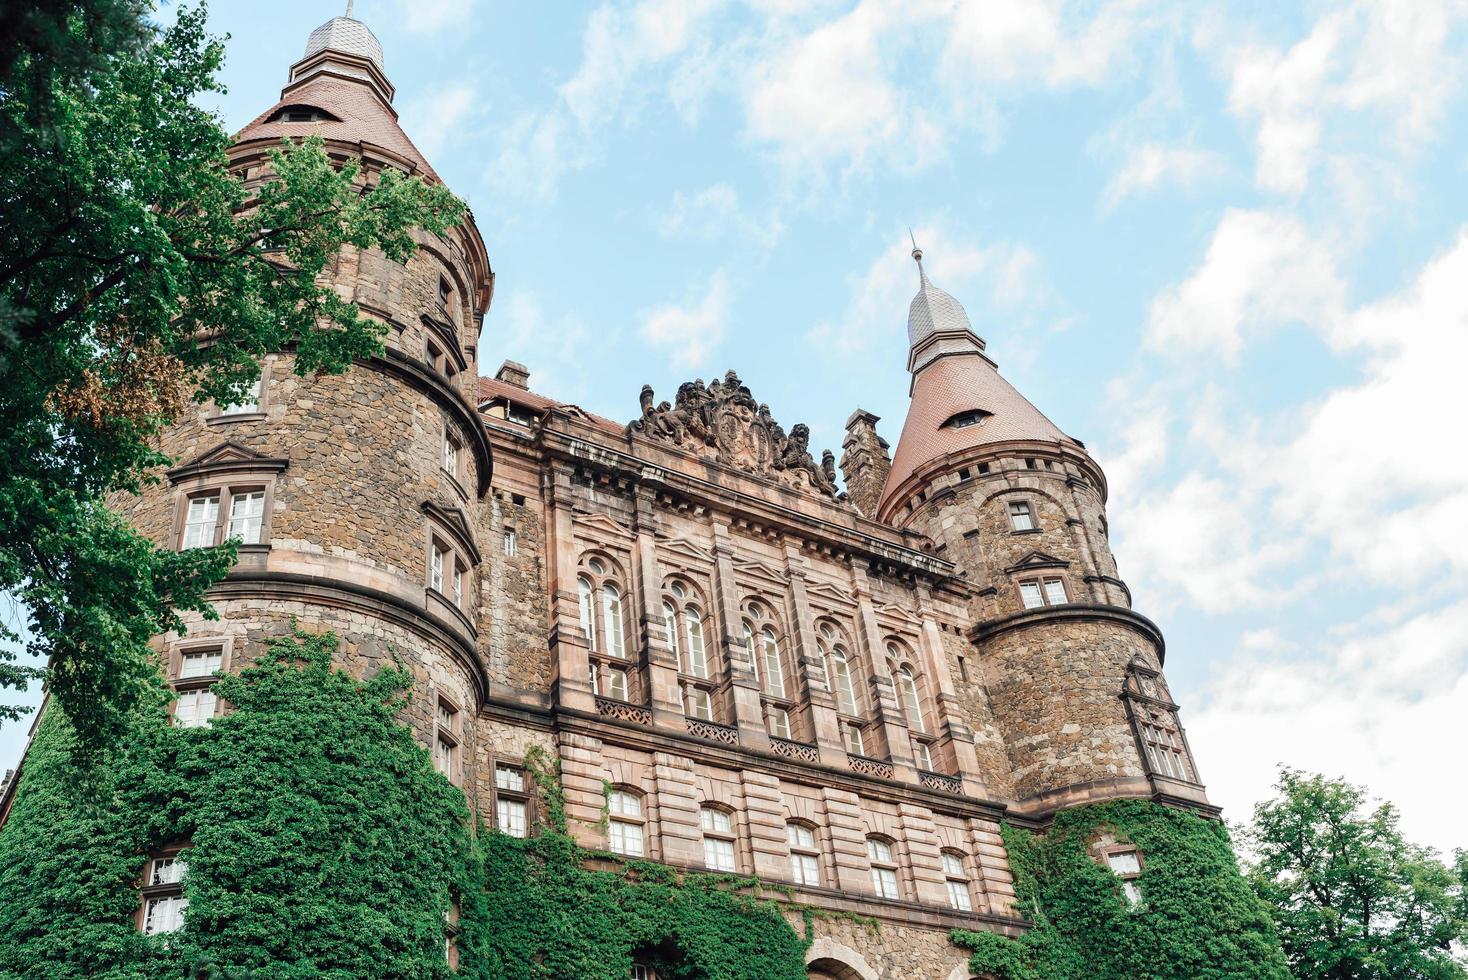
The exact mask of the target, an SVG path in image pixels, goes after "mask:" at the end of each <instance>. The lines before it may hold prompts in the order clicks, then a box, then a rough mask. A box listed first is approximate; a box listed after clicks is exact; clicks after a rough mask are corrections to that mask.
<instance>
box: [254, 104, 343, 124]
mask: <svg viewBox="0 0 1468 980" xmlns="http://www.w3.org/2000/svg"><path fill="white" fill-rule="evenodd" d="M268 121H269V122H289V123H322V122H340V121H341V120H339V119H338V118H337V117H336V116H333V115H332V114H331V113H329V112H327V111H326V110H325V109H319V108H317V107H316V106H314V105H288V106H285V107H284V108H282V109H281V110H280V111H279V112H277V113H276V114H275V115H273V116H271V117H270V119H269V120H268Z"/></svg>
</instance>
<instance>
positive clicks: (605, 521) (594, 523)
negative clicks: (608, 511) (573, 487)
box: [571, 514, 634, 538]
mask: <svg viewBox="0 0 1468 980" xmlns="http://www.w3.org/2000/svg"><path fill="white" fill-rule="evenodd" d="M571 523H572V524H573V525H574V526H575V528H576V529H577V530H578V531H582V530H597V531H601V532H602V533H603V534H610V535H611V536H612V537H614V538H631V537H634V535H633V533H632V529H631V528H630V527H628V526H627V525H625V524H621V523H618V522H617V521H614V520H612V519H611V518H610V517H608V516H607V515H605V514H587V515H585V516H584V517H583V516H582V515H580V514H577V515H576V516H574V517H573V518H572V519H571Z"/></svg>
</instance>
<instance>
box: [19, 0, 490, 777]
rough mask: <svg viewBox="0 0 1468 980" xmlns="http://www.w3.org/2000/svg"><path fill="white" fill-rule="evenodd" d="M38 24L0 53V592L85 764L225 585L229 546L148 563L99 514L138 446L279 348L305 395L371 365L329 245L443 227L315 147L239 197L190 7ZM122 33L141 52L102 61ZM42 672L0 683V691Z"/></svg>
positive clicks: (136, 471)
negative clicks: (332, 376)
mask: <svg viewBox="0 0 1468 980" xmlns="http://www.w3.org/2000/svg"><path fill="white" fill-rule="evenodd" d="M57 6H58V7H59V8H61V9H63V10H65V11H66V16H65V17H56V16H50V17H42V16H40V15H39V14H38V15H37V16H36V17H32V18H30V19H28V20H27V21H26V23H28V24H31V25H32V27H33V28H34V30H30V29H28V33H26V34H24V35H22V36H19V37H16V38H9V37H7V39H6V42H5V56H6V58H7V59H9V61H10V69H9V71H8V74H7V75H6V77H5V79H4V80H3V87H0V152H3V156H4V159H3V160H0V225H3V227H4V228H5V230H6V233H5V234H4V235H3V236H0V415H3V417H4V418H5V419H6V423H7V424H6V426H5V427H4V429H3V430H0V458H3V459H4V460H5V461H6V466H5V468H4V470H3V472H0V591H7V592H10V593H11V594H13V595H15V596H17V597H18V598H19V599H20V600H21V602H22V604H23V605H24V606H25V607H26V609H27V610H28V611H29V613H30V615H31V617H32V623H31V626H32V634H33V636H32V639H31V640H30V643H29V651H28V652H29V653H31V654H32V655H35V656H37V657H40V658H42V659H44V660H45V662H46V663H47V665H48V666H47V668H46V670H45V672H44V674H45V678H46V682H47V684H48V686H49V690H50V692H51V694H52V696H53V697H54V698H55V699H56V701H57V702H58V703H59V704H60V706H61V707H62V709H63V710H65V711H66V713H67V714H68V715H69V716H70V718H71V719H72V723H73V725H74V726H75V730H76V738H77V746H78V749H79V750H80V751H82V752H87V751H91V750H94V749H96V748H97V747H98V746H100V745H102V744H104V743H105V741H106V740H107V739H108V738H109V737H111V736H114V735H115V734H116V733H117V732H118V731H119V730H120V729H121V727H122V725H123V720H124V718H125V717H126V715H127V713H128V711H129V709H130V708H131V707H132V706H133V705H134V704H136V703H138V701H139V699H140V697H141V696H142V692H143V691H145V690H146V689H147V688H148V687H149V686H150V685H153V684H155V683H157V681H156V670H155V669H154V665H153V663H152V660H151V657H150V655H149V651H148V647H147V642H148V639H149V638H150V637H151V636H153V635H155V634H158V633H162V632H165V631H168V630H171V629H177V628H179V626H180V621H179V618H178V612H177V611H178V610H207V604H206V603H205V600H204V591H205V590H206V589H207V588H208V586H209V585H210V584H212V583H213V582H215V581H217V580H219V579H220V578H221V577H222V576H223V575H224V573H225V572H226V571H227V569H228V568H229V566H230V565H231V564H232V562H233V549H232V546H229V545H226V546H223V547H220V548H214V549H199V550H196V551H190V552H186V553H176V552H172V551H166V550H161V549H159V548H157V547H156V546H154V545H153V544H152V543H151V542H149V541H147V540H145V539H143V538H141V537H139V536H138V535H137V534H136V533H135V532H133V531H132V530H131V529H130V528H129V527H128V526H127V525H126V524H125V523H124V522H122V521H121V520H120V519H118V518H117V517H116V516H114V515H113V514H111V513H110V512H109V511H108V510H107V509H106V508H105V506H104V499H105V497H106V495H107V494H109V493H113V492H117V491H135V490H136V489H137V488H138V487H140V486H141V485H142V484H143V483H145V482H146V481H148V480H150V479H154V478H156V477H155V476H154V474H155V473H156V470H157V468H158V467H159V466H160V465H162V464H164V463H165V462H167V460H166V459H165V458H164V457H163V456H162V455H161V454H160V453H159V452H158V451H157V449H156V442H157V438H156V437H157V436H158V434H159V433H160V431H161V430H163V429H164V428H165V427H166V426H168V425H170V424H171V423H173V422H174V421H175V420H176V419H177V418H178V417H179V415H180V413H181V412H182V411H183V410H184V409H185V408H186V407H187V406H188V404H189V401H190V400H191V399H192V400H195V401H204V400H207V399H211V398H212V399H218V400H223V401H228V400H230V399H231V398H236V397H238V396H239V395H240V394H241V393H242V392H243V391H245V390H246V389H247V388H248V386H249V385H251V384H253V382H254V380H255V378H256V377H258V374H259V370H260V367H259V364H260V357H261V356H262V355H263V354H265V353H267V352H270V351H275V350H281V349H285V348H292V349H294V350H295V352H296V363H295V368H296V370H297V371H298V372H300V373H302V374H308V373H311V372H340V371H344V370H346V368H347V367H348V366H349V365H350V364H351V363H352V360H353V358H357V357H365V356H369V355H372V354H374V353H377V352H379V351H380V350H381V344H382V326H381V324H379V323H377V322H376V321H373V320H370V319H368V318H365V317H363V316H361V314H360V312H359V311H358V309H357V308H356V306H355V305H353V304H350V303H347V302H345V301H344V300H342V299H341V298H340V297H339V296H338V295H337V294H336V293H335V292H333V291H331V290H329V289H325V288H322V287H321V286H319V285H317V282H316V276H317V275H318V273H320V272H321V271H322V270H323V269H324V268H325V267H326V265H327V263H328V262H329V261H330V260H331V259H332V258H333V257H334V256H335V255H336V254H337V252H338V251H339V250H340V249H341V248H342V247H343V246H348V245H349V246H354V247H356V248H362V249H366V248H377V249H380V250H381V251H382V252H383V253H385V254H386V255H387V256H389V257H390V258H392V259H395V260H398V261H405V260H406V259H407V258H408V257H409V255H410V254H411V253H412V251H413V248H414V241H413V238H412V234H411V233H412V230H413V229H415V228H422V229H425V230H426V231H428V232H430V233H441V232H443V231H444V230H445V229H447V228H448V227H449V226H451V225H453V224H455V223H457V222H459V221H460V220H462V217H463V215H464V207H463V205H462V203H461V202H459V201H458V200H457V199H456V198H454V197H453V195H451V194H450V193H449V192H448V191H447V189H445V188H443V187H442V186H440V185H428V184H425V183H424V182H423V181H421V180H418V179H416V178H412V179H410V178H407V177H405V176H404V175H402V174H401V173H399V172H398V171H395V170H385V171H383V172H382V173H381V174H380V175H376V174H374V175H368V176H367V177H365V178H364V175H363V174H362V172H361V168H360V166H359V164H358V163H357V162H355V161H347V162H345V163H342V162H341V161H333V160H332V159H331V158H330V157H329V156H328V155H327V153H326V151H325V149H324V148H323V146H322V144H321V142H320V141H319V140H315V139H311V140H307V141H305V142H304V143H302V144H300V145H291V144H289V143H283V144H282V146H281V147H280V148H279V149H277V150H275V151H274V152H273V153H272V160H273V166H274V173H273V175H272V176H270V177H269V178H268V179H266V180H264V181H263V182H260V181H257V182H252V183H251V184H250V185H249V186H247V185H246V184H245V182H244V181H243V180H242V179H241V177H240V176H239V175H236V174H232V173H230V172H229V170H228V166H227V160H226V157H225V150H226V149H227V147H228V146H229V144H230V136H229V134H228V133H226V132H225V130H224V129H223V128H222V126H221V125H220V120H219V119H218V117H217V116H215V115H214V114H212V113H210V112H208V111H206V110H204V109H201V108H199V107H198V106H197V105H196V104H195V101H196V99H197V97H198V96H199V95H200V94H201V93H210V92H217V91H220V86H219V84H218V82H217V81H216V80H215V73H216V72H217V70H218V68H219V66H220V63H221V61H222V58H223V47H222V44H221V42H220V41H219V40H218V39H214V38H210V37H208V36H207V35H206V34H205V31H204V23H205V13H204V11H203V9H202V8H200V9H199V10H192V11H191V10H182V11H180V12H179V14H178V20H177V23H176V24H175V25H174V26H173V27H171V28H169V29H168V30H166V31H161V32H160V31H156V30H154V29H152V28H150V27H148V26H147V25H145V24H143V22H142V21H141V20H140V19H139V18H140V12H139V8H138V5H136V4H129V3H121V2H119V3H108V2H105V0H94V2H89V3H88V2H80V0H78V2H76V3H73V4H60V5H57ZM7 8H8V5H7ZM98 11H101V12H102V13H101V14H98ZM93 15H97V16H93ZM98 16H100V17H101V19H100V20H98ZM129 17H130V18H132V20H131V21H129V20H128V18H129ZM99 25H100V26H99ZM129 25H130V26H131V27H132V28H136V33H138V34H141V35H142V36H143V38H144V40H143V41H142V43H140V44H137V45H134V44H131V43H123V42H124V41H126V40H127V39H128V38H130V37H132V33H130V32H129V30H126V29H125V28H128V27H129ZM63 28H64V37H63V36H62V35H59V34H57V33H56V32H57V31H61V30H63ZM109 39H111V40H112V41H114V42H117V43H120V44H121V47H120V48H119V49H118V50H116V51H106V50H100V51H99V50H98V48H99V46H100V45H103V44H105V43H108V41H109ZM0 67H3V65H0ZM364 184H365V188H364ZM0 639H5V640H9V641H11V642H12V643H13V642H15V641H16V640H17V639H18V637H17V636H16V635H15V634H14V633H13V632H10V631H6V633H5V635H3V636H0ZM40 673H41V672H40V671H37V670H34V669H32V668H27V667H23V666H21V665H19V664H18V663H17V662H16V661H15V659H14V657H13V655H11V656H9V657H8V658H7V659H5V660H0V686H9V687H20V686H24V685H25V684H26V683H27V682H28V681H30V680H32V679H34V678H35V677H36V676H37V675H38V674H40ZM16 714H17V712H16V710H15V709H14V708H10V709H8V710H7V709H5V708H3V707H0V716H8V717H11V718H13V717H15V715H16Z"/></svg>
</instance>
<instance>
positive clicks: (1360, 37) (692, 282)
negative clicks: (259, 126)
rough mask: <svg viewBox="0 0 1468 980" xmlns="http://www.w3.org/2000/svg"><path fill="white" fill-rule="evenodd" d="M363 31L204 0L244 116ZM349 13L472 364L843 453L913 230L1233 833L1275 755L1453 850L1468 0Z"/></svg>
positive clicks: (589, 397) (1466, 262) (897, 328)
mask: <svg viewBox="0 0 1468 980" xmlns="http://www.w3.org/2000/svg"><path fill="white" fill-rule="evenodd" d="M550 11H554V14H555V16H554V17H552V16H550V15H549V13H548V12H550ZM339 12H340V5H338V4H335V3H327V2H322V3H317V2H304V3H293V4H281V3H277V2H270V3H264V4H261V3H248V4H247V3H239V2H224V0H216V3H215V4H214V9H213V11H212V17H211V21H212V25H213V27H214V29H215V30H216V31H217V32H220V33H225V32H227V33H229V34H230V35H232V38H231V40H230V42H229V44H228V51H229V58H228V63H227V64H226V67H225V69H224V73H223V78H224V80H225V82H226V83H227V84H228V86H229V93H228V95H227V96H226V97H224V98H223V99H221V100H220V101H219V111H220V113H221V115H222V117H223V119H224V121H225V123H226V125H228V126H229V127H230V128H231V129H236V128H239V127H240V126H242V125H243V124H244V123H246V122H248V121H249V120H250V119H251V118H252V117H253V116H254V115H256V114H257V113H258V112H260V111H262V110H263V109H264V108H266V107H268V106H269V105H270V104H271V103H272V102H273V101H274V100H275V99H276V98H277V97H278V93H279V89H280V87H281V85H282V84H283V83H284V81H285V76H286V70H287V67H288V65H289V64H290V63H291V62H292V61H294V60H295V59H296V58H297V57H299V55H300V53H301V51H302V49H303V47H304V44H305V39H306V36H307V34H308V33H309V32H310V30H311V29H312V28H313V27H315V26H316V25H317V24H319V23H321V22H322V21H324V20H326V19H327V18H328V17H330V16H332V15H334V14H336V13H339ZM356 15H357V16H358V17H359V18H360V19H362V20H364V21H366V22H367V23H368V24H369V25H370V26H371V27H372V28H373V30H374V31H375V32H376V34H377V35H378V37H379V38H380V39H381V41H382V42H383V45H384V47H385V49H386V61H387V71H388V75H389V77H390V78H391V79H392V81H393V82H394V83H395V84H396V85H397V87H398V96H397V100H396V105H397V106H398V108H399V110H400V111H401V113H402V121H403V124H404V127H405V128H406V130H407V131H408V133H409V134H410V135H411V136H412V137H413V138H414V139H415V140H416V141H417V142H418V143H419V145H420V147H422V149H423V150H424V152H425V153H426V154H427V155H428V157H429V158H430V159H431V160H432V161H433V164H434V166H435V168H436V169H437V170H438V172H439V173H440V174H441V175H442V176H443V177H444V178H445V180H446V181H447V182H448V183H449V185H450V186H451V187H452V188H453V189H454V190H455V191H457V192H458V193H459V194H460V195H462V196H463V197H465V198H466V199H467V200H468V201H469V203H470V205H471V207H472V208H473V210H474V214H475V217H476V219H477V221H478V224H479V228H480V230H481V232H482V233H483V235H484V238H485V240H486V243H487V245H488V248H489V254H490V258H491V262H492V264H493V266H494V269H495V271H496V273H497V276H498V283H497V287H496V288H497V293H496V296H495V301H494V306H493V307H492V309H491V310H490V313H489V315H488V317H487V318H486V320H485V329H484V335H483V339H482V346H481V349H482V352H483V353H482V358H483V359H482V363H481V370H482V371H483V372H485V373H493V371H494V369H495V368H496V367H497V366H498V365H499V363H500V362H501V361H502V360H504V359H505V358H507V357H508V358H514V359H516V360H520V361H523V362H524V363H526V364H527V365H528V366H529V367H530V371H531V386H532V387H533V388H535V389H536V390H538V391H541V392H543V393H545V394H548V395H551V396H553V397H556V398H560V399H562V400H566V401H571V402H575V403H577V404H579V405H581V406H583V407H584V408H586V409H588V410H591V411H594V412H597V413H600V414H604V415H608V416H611V417H613V418H618V419H624V418H630V417H631V416H632V415H633V414H635V413H636V411H637V393H638V389H639V388H640V386H641V385H642V384H643V383H644V382H650V383H651V384H653V385H654V387H655V388H656V389H657V390H658V392H659V395H660V396H671V394H672V393H673V390H674V389H675V388H676V386H677V384H678V383H679V382H681V381H684V380H688V379H691V378H693V377H703V378H706V379H707V378H709V377H710V376H712V375H715V374H719V373H722V372H723V371H724V370H726V369H727V368H730V367H733V368H736V369H737V370H738V371H739V372H740V374H741V376H742V377H744V378H745V379H746V381H747V382H748V383H749V384H750V386H751V388H752V389H753V390H754V392H755V394H756V396H757V397H758V398H760V399H761V400H763V401H768V402H769V404H770V406H771V408H772V410H773V411H774V413H775V415H776V417H777V418H779V419H781V420H782V421H783V422H785V423H786V425H787V426H788V425H789V424H791V423H793V422H796V421H805V422H807V423H808V424H809V425H810V426H811V429H812V441H813V443H814V444H815V445H816V446H817V447H829V448H832V449H835V450H837V452H838V454H839V450H840V439H841V430H842V424H843V423H844V420H845V419H846V417H847V415H848V414H849V413H850V412H851V411H852V410H853V409H854V408H856V407H857V406H860V407H862V408H866V409H868V410H871V411H873V412H876V413H877V414H878V415H880V416H882V419H883V422H882V423H881V424H880V426H879V429H880V430H881V431H883V433H884V434H885V435H886V436H887V437H888V438H889V439H890V440H893V441H895V440H896V437H897V434H898V432H899V431H900V428H901V423H902V418H903V415H904V412H905V408H906V398H907V377H906V373H905V371H904V367H905V357H906V351H905V341H904V326H905V318H906V310H907V304H908V301H909V300H910V299H911V296H912V293H913V292H914V290H915V288H916V284H917V275H916V271H915V270H914V268H913V265H912V262H911V260H910V259H909V258H908V256H907V252H908V250H909V248H910V246H909V245H908V244H907V228H908V226H909V225H911V226H912V227H913V229H914V231H915V234H916V235H917V238H918V241H919V243H920V244H921V245H922V247H923V248H924V250H925V252H926V255H927V264H928V269H929V272H930V275H931V276H932V278H933V280H934V282H936V283H937V284H938V285H940V286H942V287H943V288H945V289H947V290H948V291H949V292H951V293H953V294H954V295H955V296H956V297H958V299H959V300H960V301H961V302H963V303H964V304H965V306H966V307H967V309H968V311H969V314H970V317H971V319H972V320H973V323H974V325H975V328H976V329H977V330H978V331H979V333H980V334H981V335H983V336H984V337H985V339H986V340H987V341H988V345H989V352H990V353H991V354H992V355H993V356H994V357H995V359H996V360H997V361H998V363H999V366H1000V369H1001V371H1002V372H1003V373H1004V374H1005V375H1006V376H1007V377H1008V378H1009V379H1010V380H1011V381H1012V382H1014V384H1015V385H1016V386H1017V387H1018V388H1019V389H1020V390H1021V391H1022V392H1024V393H1025V394H1026V395H1027V396H1028V397H1029V398H1030V399H1031V400H1032V401H1033V402H1034V403H1035V404H1036V405H1038V406H1039V407H1040V408H1041V409H1042V410H1044V411H1045V412H1046V413H1047V414H1048V415H1049V416H1050V417H1051V418H1052V419H1054V420H1055V421H1056V422H1057V424H1059V425H1060V426H1061V427H1062V428H1063V429H1065V430H1066V431H1067V432H1069V433H1071V434H1073V435H1075V436H1077V437H1079V438H1081V439H1084V440H1085V441H1086V443H1087V445H1088V446H1089V447H1090V448H1091V449H1092V450H1093V451H1094V453H1095V455H1096V456H1097V458H1098V459H1099V461H1100V462H1101V464H1102V466H1103V467H1104V468H1105V469H1106V472H1107V473H1108V476H1109V478H1110V481H1111V502H1110V514H1111V526H1112V528H1113V543H1114V545H1115V547H1116V551H1117V554H1118V558H1119V562H1120V566H1121V572H1122V574H1123V576H1124V577H1126V578H1127V580H1128V581H1129V583H1130V584H1131V586H1132V588H1133V591H1134V593H1135V596H1136V605H1137V608H1138V609H1139V610H1140V611H1142V612H1144V613H1146V614H1148V615H1150V616H1152V617H1153V618H1155V619H1156V620H1157V621H1158V622H1159V624H1160V625H1161V626H1162V627H1163V629H1164V631H1165V633H1166V634H1167V637H1168V647H1169V657H1168V668H1167V669H1168V674H1169V677H1170V679H1171V682H1172V685H1173V689H1174V693H1175V694H1176V695H1177V696H1178V698H1179V700H1180V701H1181V702H1182V704H1183V707H1184V721H1185V724H1187V726H1188V728H1189V732H1190V737H1191V740H1192V743H1193V746H1194V749H1195V751H1196V752H1197V754H1198V755H1199V758H1200V765H1201V769H1202V773H1203V776H1204V777H1205V780H1206V781H1207V782H1208V784H1209V789H1210V793H1211V795H1212V797H1213V799H1214V800H1215V801H1216V802H1219V803H1222V804H1223V805H1224V806H1225V807H1226V808H1227V809H1228V812H1229V814H1230V815H1231V816H1232V817H1234V818H1236V819H1237V818H1241V817H1243V816H1244V815H1245V814H1246V813H1247V808H1248V807H1249V806H1250V805H1251V804H1252V802H1253V801H1254V800H1255V799H1257V798H1259V796H1260V795H1262V794H1264V793H1266V792H1267V790H1268V786H1269V783H1270V781H1271V779H1272V775H1273V767H1274V765H1275V764H1276V763H1279V762H1285V763H1288V764H1290V765H1294V766H1297V767H1302V768H1306V769H1312V770H1322V771H1325V772H1327V773H1330V774H1332V775H1345V776H1347V777H1349V778H1351V779H1353V780H1356V781H1358V782H1364V783H1366V784H1368V785H1369V786H1370V787H1371V788H1372V789H1373V790H1374V791H1375V792H1377V793H1378V794H1380V795H1382V796H1385V797H1387V798H1390V799H1392V800H1394V801H1396V802H1397V803H1398V804H1399V805H1400V806H1401V808H1402V810H1403V811H1404V820H1405V825H1406V827H1407V829H1408V831H1409V832H1410V833H1412V834H1413V835H1415V836H1416V837H1417V838H1419V839H1421V840H1423V841H1424V842H1427V843H1431V844H1435V845H1437V846H1439V847H1443V848H1448V847H1452V846H1465V845H1468V837H1465V835H1464V834H1463V832H1462V831H1461V827H1460V824H1459V820H1458V818H1457V817H1455V816H1454V810H1455V809H1457V808H1458V807H1461V806H1462V805H1464V804H1468V790H1465V788H1464V785H1463V784H1462V781H1461V780H1455V779H1453V778H1452V777H1451V772H1452V771H1454V770H1455V769H1456V768H1458V767H1457V766H1456V765H1455V764H1453V763H1449V764H1448V765H1446V766H1444V765H1443V764H1442V762H1441V761H1440V759H1441V758H1442V757H1444V756H1446V757H1447V758H1448V759H1453V758H1454V757H1455V755H1456V752H1455V751H1454V750H1456V749H1457V748H1458V746H1460V745H1461V744H1462V741H1463V732H1464V724H1463V719H1464V718H1465V717H1468V454H1464V453H1463V452H1462V450H1461V447H1462V443H1463V439H1462V437H1461V435H1460V434H1459V433H1458V432H1457V431H1456V426H1454V425H1453V424H1452V419H1453V418H1454V417H1455V416H1457V415H1458V414H1459V413H1460V411H1461V410H1460V408H1459V403H1458V400H1457V398H1456V397H1455V396H1456V394H1457V393H1458V392H1459V391H1460V390H1461V388H1462V386H1463V385H1462V380H1461V379H1462V368H1461V365H1462V364H1464V363H1465V362H1468V237H1465V236H1468V214H1465V208H1464V205H1465V203H1468V195H1465V193H1464V190H1463V187H1464V178H1465V169H1468V117H1465V113H1464V88H1465V77H1464V66H1465V64H1468V58H1465V55H1468V5H1465V4H1464V3H1463V2H1448V0H1372V2H1357V3H1336V4H1313V3H1312V4H1300V5H1287V4H1260V3H1236V4H1232V5H1228V4H1208V5H1202V4H1191V3H1182V4H1168V3H1160V2H1147V0H1120V2H1103V0H1096V2H1087V3H1078V4H1064V3H1060V2H1051V0H1011V2H1005V3H997V2H978V0H973V2H963V3H955V2H932V0H905V2H895V0H846V2H821V0H745V2H733V0H729V2H722V0H641V2H625V3H606V4H584V5H574V4H569V3H566V4H554V5H546V4H523V3H513V2H508V0H359V2H358V3H357V5H356ZM165 16H166V14H165ZM14 729H15V726H9V727H8V729H7V730H6V731H3V732H0V740H3V743H4V748H3V752H4V755H5V756H6V757H7V758H8V757H10V756H13V755H14V754H15V751H16V749H14V748H12V746H16V745H18V742H17V740H16V737H15V735H16V732H15V730H14ZM3 761H4V760H3V759H0V763H3Z"/></svg>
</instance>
